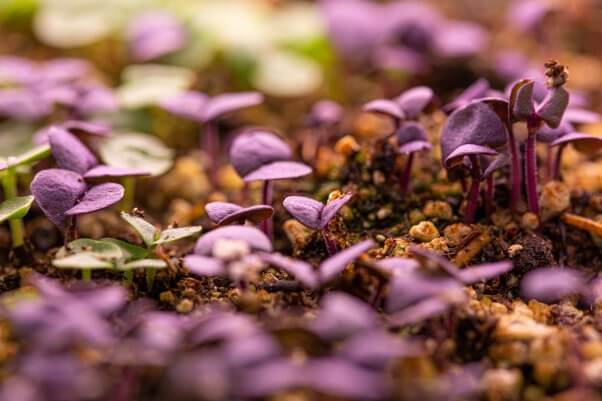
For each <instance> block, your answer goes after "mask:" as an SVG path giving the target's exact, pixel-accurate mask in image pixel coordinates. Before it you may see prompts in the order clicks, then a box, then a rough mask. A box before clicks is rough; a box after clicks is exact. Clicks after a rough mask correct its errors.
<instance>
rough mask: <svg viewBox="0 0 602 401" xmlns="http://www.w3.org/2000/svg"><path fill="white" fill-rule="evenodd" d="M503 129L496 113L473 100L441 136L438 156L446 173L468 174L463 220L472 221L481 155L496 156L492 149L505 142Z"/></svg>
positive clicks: (479, 174) (452, 119)
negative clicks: (468, 172)
mask: <svg viewBox="0 0 602 401" xmlns="http://www.w3.org/2000/svg"><path fill="white" fill-rule="evenodd" d="M506 139H507V137H506V129H505V128H504V125H503V123H502V121H501V120H500V118H499V117H498V115H497V114H496V113H495V111H494V110H493V109H492V108H491V107H490V106H489V104H487V103H486V102H484V101H473V102H472V103H469V104H467V105H465V106H463V107H460V108H459V109H457V110H456V111H454V112H453V113H452V114H451V115H450V116H449V118H448V120H447V122H446V123H445V126H444V127H443V132H442V134H441V157H442V159H443V164H444V166H445V168H447V169H448V170H453V169H456V168H464V169H468V170H469V171H470V175H471V187H470V190H469V193H468V198H467V206H466V210H465V211H464V220H465V221H466V222H473V221H474V217H475V213H476V209H477V206H478V198H479V193H480V182H481V180H482V178H483V177H482V169H481V166H480V157H481V156H495V155H497V151H495V148H498V147H501V146H503V145H504V144H505V143H506Z"/></svg>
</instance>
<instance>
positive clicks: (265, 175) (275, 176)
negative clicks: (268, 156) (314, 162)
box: [243, 161, 312, 182]
mask: <svg viewBox="0 0 602 401" xmlns="http://www.w3.org/2000/svg"><path fill="white" fill-rule="evenodd" d="M311 172H312V168H311V167H309V166H308V165H307V164H303V163H299V162H293V161H276V162H272V163H269V164H265V165H263V166H261V167H259V168H257V169H256V170H253V171H252V172H251V173H249V174H247V175H245V176H244V177H243V179H244V181H246V182H249V181H271V180H286V179H289V178H299V177H303V176H306V175H308V174H311Z"/></svg>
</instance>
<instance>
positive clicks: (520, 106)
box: [510, 61, 569, 215]
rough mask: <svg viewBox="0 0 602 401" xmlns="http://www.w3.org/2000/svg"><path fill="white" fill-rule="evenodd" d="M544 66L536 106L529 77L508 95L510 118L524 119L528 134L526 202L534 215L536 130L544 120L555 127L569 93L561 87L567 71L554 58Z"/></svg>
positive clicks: (564, 108) (564, 107) (537, 204)
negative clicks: (544, 89)
mask: <svg viewBox="0 0 602 401" xmlns="http://www.w3.org/2000/svg"><path fill="white" fill-rule="evenodd" d="M545 67H546V77H547V78H546V86H547V87H548V91H547V94H546V96H545V98H544V99H543V100H542V101H541V103H539V104H538V105H537V106H536V105H535V103H534V101H533V89H534V85H535V83H534V82H533V81H531V80H522V81H520V82H518V83H517V84H515V85H514V86H513V88H512V93H511V96H510V114H511V118H512V121H514V122H516V121H523V122H526V124H527V132H528V136H527V144H526V150H525V176H526V184H527V203H528V206H529V211H530V212H532V213H535V214H537V215H539V201H538V196H537V157H536V153H535V151H536V149H535V146H536V142H537V141H536V139H537V132H538V131H539V130H540V128H541V126H542V124H543V123H545V124H547V125H548V126H549V127H550V128H557V127H558V126H559V125H560V123H561V121H562V117H563V115H564V112H565V110H566V109H567V106H568V103H569V93H568V92H567V91H566V89H564V84H565V83H566V80H567V79H568V73H567V71H566V70H565V68H564V66H562V65H559V64H558V63H557V62H555V61H549V62H547V63H546V64H545Z"/></svg>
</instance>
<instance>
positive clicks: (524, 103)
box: [510, 79, 535, 121]
mask: <svg viewBox="0 0 602 401" xmlns="http://www.w3.org/2000/svg"><path fill="white" fill-rule="evenodd" d="M534 85H535V83H534V82H533V81H532V80H530V79H524V80H522V81H519V82H517V83H516V84H514V86H513V87H512V92H511V95H510V106H511V107H512V116H513V117H514V118H515V119H516V120H519V121H526V120H527V119H528V118H530V117H532V116H533V114H534V113H535V106H534V105H533V87H534Z"/></svg>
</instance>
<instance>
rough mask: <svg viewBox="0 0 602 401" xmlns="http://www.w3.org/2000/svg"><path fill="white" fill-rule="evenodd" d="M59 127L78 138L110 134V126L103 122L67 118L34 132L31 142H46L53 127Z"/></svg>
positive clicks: (40, 143)
mask: <svg viewBox="0 0 602 401" xmlns="http://www.w3.org/2000/svg"><path fill="white" fill-rule="evenodd" d="M57 127H58V128H61V129H63V130H66V131H68V132H70V133H72V134H73V135H75V136H77V137H78V138H82V139H85V138H86V137H97V138H105V137H108V136H110V135H111V126H110V125H108V124H106V123H103V122H92V121H80V120H67V121H65V122H63V123H61V124H58V125H51V126H49V127H46V128H43V129H41V130H39V131H38V132H36V133H35V135H34V137H33V142H34V143H35V144H36V145H44V144H47V143H48V135H49V134H50V133H51V132H52V131H53V130H54V129H55V128H57Z"/></svg>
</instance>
